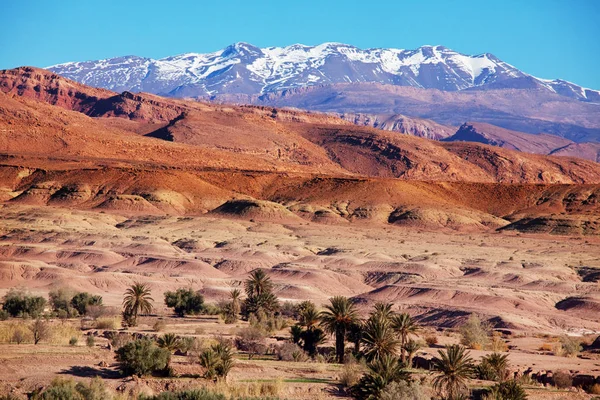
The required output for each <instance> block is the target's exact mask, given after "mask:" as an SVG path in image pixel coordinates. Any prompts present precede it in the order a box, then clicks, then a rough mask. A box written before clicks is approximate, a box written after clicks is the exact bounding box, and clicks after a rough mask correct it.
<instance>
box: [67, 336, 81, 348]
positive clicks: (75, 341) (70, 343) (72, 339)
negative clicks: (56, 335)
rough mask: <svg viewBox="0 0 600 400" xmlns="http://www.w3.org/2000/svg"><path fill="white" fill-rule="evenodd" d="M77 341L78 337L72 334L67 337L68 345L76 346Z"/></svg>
mask: <svg viewBox="0 0 600 400" xmlns="http://www.w3.org/2000/svg"><path fill="white" fill-rule="evenodd" d="M77 342H79V339H78V338H77V337H75V336H73V337H72V338H71V339H69V345H70V346H77Z"/></svg>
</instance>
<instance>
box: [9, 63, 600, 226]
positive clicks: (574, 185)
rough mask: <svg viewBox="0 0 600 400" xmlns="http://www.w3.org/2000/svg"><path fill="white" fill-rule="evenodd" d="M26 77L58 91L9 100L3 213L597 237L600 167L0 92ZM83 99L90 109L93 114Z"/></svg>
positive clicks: (289, 122) (225, 113) (193, 106)
mask: <svg viewBox="0 0 600 400" xmlns="http://www.w3.org/2000/svg"><path fill="white" fill-rule="evenodd" d="M13 72H14V71H13ZM28 74H29V75H30V76H31V77H32V78H31V79H35V81H34V82H31V84H26V85H24V87H26V88H28V87H32V88H35V87H36V86H37V82H45V81H48V82H52V84H48V86H47V87H44V86H40V87H38V89H37V90H36V89H32V92H29V91H27V90H24V91H15V90H13V89H5V90H6V93H0V152H1V153H2V154H3V156H2V160H1V162H0V198H1V200H3V201H8V202H11V203H21V204H34V205H56V206H64V207H77V208H92V209H107V210H126V211H128V212H137V213H140V212H141V213H165V212H166V213H190V212H191V213H204V212H209V211H213V210H214V212H217V213H219V215H224V214H231V216H236V215H237V214H239V216H242V217H243V216H248V215H253V216H254V217H256V218H262V217H266V218H275V219H277V220H286V219H288V218H297V217H300V218H306V219H309V220H314V221H319V222H324V223H343V222H348V221H354V220H362V221H367V222H370V223H378V224H379V223H386V224H387V223H393V224H400V225H405V224H406V225H411V226H421V227H426V228H444V229H460V230H464V229H466V230H473V229H475V230H487V229H497V228H501V227H504V226H507V225H508V224H511V223H512V224H514V223H517V222H518V221H520V220H524V221H525V220H527V219H530V218H539V217H544V218H546V219H547V220H545V222H544V223H543V224H542V225H543V226H544V227H546V228H544V229H547V230H548V231H552V229H551V228H550V227H551V226H552V224H555V223H556V221H558V220H560V219H561V218H562V219H565V218H568V219H569V221H571V222H570V223H569V224H570V225H569V226H571V227H572V228H569V229H567V230H566V231H567V232H571V233H573V234H581V233H584V234H595V233H594V232H596V231H597V222H596V221H597V219H598V217H597V216H598V215H600V212H599V211H600V210H598V209H597V207H598V204H599V203H598V201H597V198H598V188H597V185H598V184H600V167H599V165H598V164H596V163H593V162H590V161H585V160H580V159H575V158H568V157H551V156H542V155H535V154H527V153H519V152H516V151H512V150H508V149H503V148H499V147H493V146H489V145H484V144H478V143H459V142H453V143H446V142H438V141H432V140H426V139H422V138H417V137H412V136H407V135H398V134H397V133H395V132H387V131H383V130H377V129H373V128H369V127H359V126H356V125H354V124H351V123H350V122H347V121H344V120H342V119H340V118H338V117H336V116H332V115H323V114H311V113H305V112H299V111H289V110H278V109H273V108H264V107H248V106H246V107H241V106H226V105H214V104H204V103H198V102H195V101H192V102H186V101H181V100H173V99H166V98H160V97H157V96H153V95H145V94H138V95H132V94H130V93H123V94H120V95H119V94H115V93H110V92H102V93H100V94H97V92H95V91H94V90H90V92H89V93H88V94H87V97H86V88H85V86H78V87H77V90H59V91H58V92H57V91H56V90H54V89H53V88H54V87H61V88H65V87H70V85H76V84H75V83H73V82H71V81H68V80H64V79H63V78H58V77H56V76H54V77H52V76H51V75H52V74H51V73H49V72H44V71H41V70H33V71H32V70H21V74H20V75H19V74H18V73H17V74H14V73H12V72H11V73H3V74H0V82H2V84H1V85H0V87H2V88H14V87H16V86H18V85H13V84H11V83H10V81H11V79H13V80H14V79H17V80H18V81H19V82H28V80H27V79H28V78H26V75H28ZM40 74H42V75H43V74H47V75H48V76H46V77H42V78H43V79H42V78H40V76H38V75H40ZM15 76H16V77H18V78H15ZM51 78H52V79H51ZM23 79H24V81H23ZM22 86H23V85H22ZM28 93H31V95H28ZM34 93H35V94H36V95H35V96H34V95H33V94H34ZM73 93H78V94H77V95H76V96H74V95H73ZM47 94H49V95H52V96H51V97H48V96H47ZM36 96H37V97H36ZM71 96H72V97H73V98H75V99H80V98H86V99H88V100H86V101H87V103H86V105H85V107H82V106H81V104H80V103H78V102H77V101H74V100H71ZM32 97H33V98H32ZM101 97H102V98H101ZM93 98H95V99H96V100H90V99H93ZM49 103H50V104H49ZM53 104H56V105H53ZM99 105H102V107H103V108H102V110H103V111H102V112H99V111H98V110H100V109H101V108H100V106H99ZM85 113H87V114H88V115H85ZM90 115H94V116H93V117H91V116H90ZM174 115H175V116H174ZM173 116H174V117H173ZM170 118H172V119H170ZM397 178H400V179H397ZM532 184H534V186H531V185H532ZM584 184H587V185H591V186H585V185H584ZM502 193H505V194H506V196H504V195H501V194H502ZM240 199H245V201H246V202H245V203H235V202H234V203H229V204H228V205H227V206H225V204H227V202H231V201H238V200H240ZM264 201H266V202H270V203H261V202H264ZM221 206H222V207H221ZM232 210H233V211H232ZM250 218H253V217H250ZM513 226H514V227H516V229H519V230H527V229H529V226H530V225H527V224H523V225H513ZM536 229H538V230H539V229H540V228H539V224H538V225H536ZM559 231H560V232H563V233H564V232H565V230H564V229H563V230H559Z"/></svg>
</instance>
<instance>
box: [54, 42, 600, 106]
mask: <svg viewBox="0 0 600 400" xmlns="http://www.w3.org/2000/svg"><path fill="white" fill-rule="evenodd" d="M48 69H49V70H51V71H53V72H56V73H58V74H60V75H62V76H65V77H67V78H70V79H73V80H76V81H78V82H81V83H84V84H86V85H91V86H95V87H103V88H106V89H110V90H115V91H124V90H128V91H141V92H150V93H155V94H159V95H162V96H173V97H199V96H207V95H219V94H249V95H256V94H265V93H273V92H278V91H281V90H285V89H293V88H301V87H306V86H314V85H327V84H336V83H362V82H373V83H380V84H388V85H395V86H411V87H416V88H424V89H438V90H443V91H459V90H467V89H474V90H487V89H509V88H514V89H545V90H547V91H549V92H551V93H557V94H559V95H562V96H566V97H569V98H573V99H577V100H581V101H600V92H599V91H596V90H591V89H586V88H582V87H581V86H578V85H575V84H573V83H570V82H567V81H564V80H560V79H556V80H546V79H540V78H536V77H534V76H531V75H529V74H526V73H524V72H522V71H520V70H518V69H517V68H515V67H513V66H512V65H510V64H508V63H506V62H504V61H502V60H500V59H498V58H497V57H495V56H494V55H492V54H489V53H485V54H480V55H476V56H469V55H465V54H461V53H458V52H456V51H453V50H451V49H448V48H446V47H443V46H422V47H419V48H418V49H415V50H401V49H367V50H362V49H359V48H357V47H354V46H349V45H346V44H342V43H323V44H321V45H318V46H304V45H300V44H296V45H292V46H287V47H268V48H258V47H256V46H253V45H251V44H248V43H235V44H232V45H230V46H228V47H226V48H225V49H223V50H220V51H217V52H214V53H208V54H198V53H186V54H181V55H177V56H171V57H165V58H161V59H158V60H155V59H152V58H144V57H137V56H126V57H117V58H111V59H106V60H98V61H87V62H69V63H64V64H58V65H54V66H51V67H48Z"/></svg>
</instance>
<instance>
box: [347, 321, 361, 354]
mask: <svg viewBox="0 0 600 400" xmlns="http://www.w3.org/2000/svg"><path fill="white" fill-rule="evenodd" d="M363 330H364V325H363V321H361V320H356V321H355V322H353V323H352V324H351V325H350V328H349V329H348V331H347V332H346V340H348V341H349V342H352V343H354V356H357V355H358V353H360V344H361V342H362V337H363Z"/></svg>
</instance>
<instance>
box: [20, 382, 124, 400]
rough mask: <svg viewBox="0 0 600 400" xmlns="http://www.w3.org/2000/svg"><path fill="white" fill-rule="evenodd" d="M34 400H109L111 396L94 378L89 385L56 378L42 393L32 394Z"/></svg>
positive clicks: (102, 383) (102, 384) (101, 383)
mask: <svg viewBox="0 0 600 400" xmlns="http://www.w3.org/2000/svg"><path fill="white" fill-rule="evenodd" d="M31 398H32V399H34V400H105V399H106V400H110V399H112V398H113V396H112V394H111V393H110V392H109V391H108V390H107V388H106V386H105V385H104V381H102V379H100V378H98V377H96V378H94V379H92V380H91V381H90V383H89V385H86V384H85V383H82V382H79V383H75V382H74V381H73V380H72V379H61V378H56V379H55V380H53V381H52V383H51V384H50V386H48V387H47V388H46V389H45V390H44V391H42V392H40V393H34V394H33V396H32V397H31Z"/></svg>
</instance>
